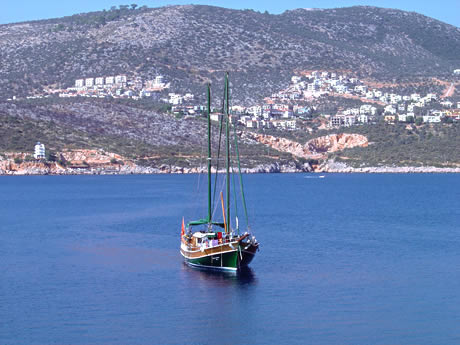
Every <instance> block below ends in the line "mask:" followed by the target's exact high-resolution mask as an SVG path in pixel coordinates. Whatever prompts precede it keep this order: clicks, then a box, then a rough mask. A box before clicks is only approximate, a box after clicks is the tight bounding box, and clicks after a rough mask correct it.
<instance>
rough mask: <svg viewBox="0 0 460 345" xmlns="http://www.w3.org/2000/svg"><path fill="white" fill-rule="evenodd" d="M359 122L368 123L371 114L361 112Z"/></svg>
mask: <svg viewBox="0 0 460 345" xmlns="http://www.w3.org/2000/svg"><path fill="white" fill-rule="evenodd" d="M356 119H357V120H358V122H360V123H368V122H369V116H367V115H365V114H361V115H359V116H358V117H357V118H356Z"/></svg>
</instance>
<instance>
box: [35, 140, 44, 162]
mask: <svg viewBox="0 0 460 345" xmlns="http://www.w3.org/2000/svg"><path fill="white" fill-rule="evenodd" d="M34 158H35V159H45V145H43V144H40V142H37V144H36V145H35V151H34Z"/></svg>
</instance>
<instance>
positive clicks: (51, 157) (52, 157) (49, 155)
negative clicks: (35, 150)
mask: <svg viewBox="0 0 460 345" xmlns="http://www.w3.org/2000/svg"><path fill="white" fill-rule="evenodd" d="M46 160H47V161H48V162H56V160H57V158H56V153H54V152H53V151H48V152H47V153H46Z"/></svg>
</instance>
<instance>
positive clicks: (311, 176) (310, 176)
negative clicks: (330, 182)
mask: <svg viewBox="0 0 460 345" xmlns="http://www.w3.org/2000/svg"><path fill="white" fill-rule="evenodd" d="M325 177H326V176H324V175H319V176H317V175H307V176H305V178H325Z"/></svg>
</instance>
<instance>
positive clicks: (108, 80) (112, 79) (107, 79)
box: [105, 77, 115, 85]
mask: <svg viewBox="0 0 460 345" xmlns="http://www.w3.org/2000/svg"><path fill="white" fill-rule="evenodd" d="M114 82H115V77H105V84H106V85H112V84H113V83H114Z"/></svg>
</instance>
